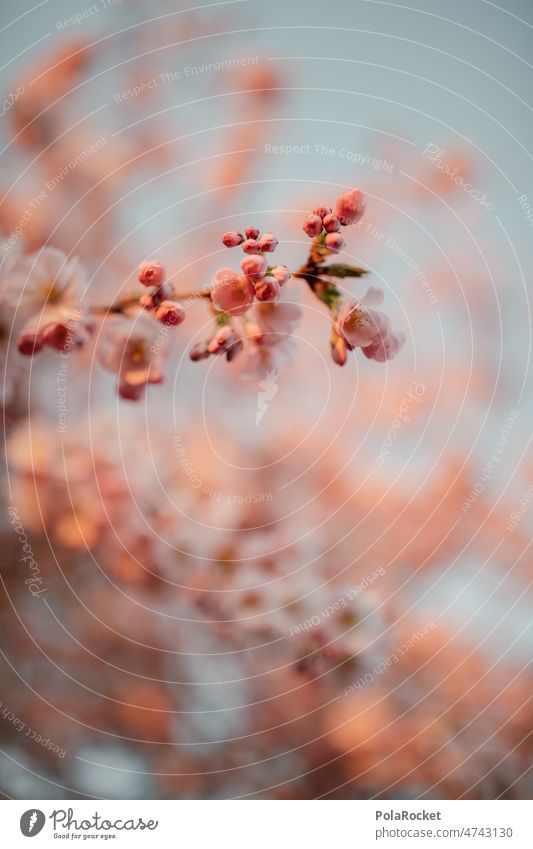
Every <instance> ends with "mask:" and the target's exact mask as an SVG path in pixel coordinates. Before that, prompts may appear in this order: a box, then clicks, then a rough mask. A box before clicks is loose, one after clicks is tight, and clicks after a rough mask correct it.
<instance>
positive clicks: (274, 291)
mask: <svg viewBox="0 0 533 849" xmlns="http://www.w3.org/2000/svg"><path fill="white" fill-rule="evenodd" d="M280 294H281V290H280V287H279V283H278V281H277V280H276V278H275V277H273V276H272V275H271V274H269V275H268V276H267V277H264V278H263V279H262V280H260V281H259V283H257V284H256V287H255V297H256V298H257V300H258V301H277V299H278V298H279V296H280Z"/></svg>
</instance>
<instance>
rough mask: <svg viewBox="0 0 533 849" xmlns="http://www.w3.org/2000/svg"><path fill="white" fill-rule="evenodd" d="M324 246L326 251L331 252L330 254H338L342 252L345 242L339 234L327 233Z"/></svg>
mask: <svg viewBox="0 0 533 849" xmlns="http://www.w3.org/2000/svg"><path fill="white" fill-rule="evenodd" d="M324 244H325V246H326V247H327V249H328V251H331V253H332V254H338V253H339V252H340V251H342V249H343V247H344V245H345V244H346V242H345V241H344V239H343V238H342V236H341V235H340V233H328V234H327V236H326V238H325V240H324Z"/></svg>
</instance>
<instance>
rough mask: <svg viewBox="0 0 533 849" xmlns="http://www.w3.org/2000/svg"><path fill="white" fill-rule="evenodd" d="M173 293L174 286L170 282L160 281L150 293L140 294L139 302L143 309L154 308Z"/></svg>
mask: <svg viewBox="0 0 533 849" xmlns="http://www.w3.org/2000/svg"><path fill="white" fill-rule="evenodd" d="M173 294H174V287H173V286H172V284H171V283H161V285H160V286H158V287H157V289H154V291H153V292H150V294H146V295H141V297H140V298H139V304H140V305H141V307H142V308H143V309H145V310H156V309H157V308H158V307H159V306H160V305H161V304H162V303H163V301H168V300H169V299H170V298H171V297H172V295H173Z"/></svg>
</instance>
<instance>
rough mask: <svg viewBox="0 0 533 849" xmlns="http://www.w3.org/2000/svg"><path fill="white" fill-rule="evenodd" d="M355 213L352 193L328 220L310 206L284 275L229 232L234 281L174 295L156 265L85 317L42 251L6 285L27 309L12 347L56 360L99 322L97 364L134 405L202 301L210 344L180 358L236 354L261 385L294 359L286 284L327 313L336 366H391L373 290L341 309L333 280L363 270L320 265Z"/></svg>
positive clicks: (55, 256) (73, 281) (75, 279)
mask: <svg viewBox="0 0 533 849" xmlns="http://www.w3.org/2000/svg"><path fill="white" fill-rule="evenodd" d="M364 210H365V197H364V195H363V193H362V192H360V191H359V190H357V189H351V190H350V191H347V192H345V193H344V194H342V195H341V196H340V197H339V198H338V199H337V202H336V206H335V212H333V211H332V209H331V208H328V207H323V206H321V207H316V208H315V209H314V210H313V211H312V213H311V214H310V215H308V216H307V217H306V219H305V221H304V223H303V230H304V232H305V233H306V235H307V236H309V238H310V239H311V240H312V241H311V246H310V250H309V254H308V258H307V261H306V262H305V263H304V265H302V266H301V267H300V268H299V269H298V270H297V271H295V272H292V274H291V272H290V271H289V269H288V267H287V266H286V265H271V264H270V255H271V254H273V253H274V252H275V250H276V248H277V247H278V240H277V238H276V237H275V236H273V235H272V233H263V234H262V235H261V234H260V232H259V230H258V229H257V228H256V227H248V228H246V230H245V231H244V235H243V234H241V233H239V232H237V231H235V230H231V231H229V232H227V233H225V234H224V235H223V236H222V243H223V244H224V245H225V246H226V247H227V248H236V247H238V246H240V247H241V248H242V250H243V252H244V254H245V256H244V258H243V259H242V261H241V263H240V266H241V271H240V273H239V272H238V271H236V270H235V269H233V268H229V267H224V268H220V269H218V271H216V272H215V275H214V277H213V281H212V285H211V287H204V288H202V289H196V290H192V291H189V292H176V291H175V289H174V286H173V285H172V283H170V281H168V280H167V279H166V272H165V269H164V267H163V265H162V264H161V263H160V262H159V261H157V260H150V261H147V262H143V263H142V264H141V266H140V267H139V269H138V272H137V277H138V280H139V283H140V284H141V285H142V286H143V287H144V291H143V292H142V293H140V294H139V295H138V296H137V295H129V296H127V297H125V298H123V299H122V300H119V301H117V302H116V303H113V304H110V305H109V306H94V307H91V308H89V309H88V311H86V312H85V313H83V312H82V309H81V307H80V303H79V297H78V292H79V291H83V289H84V288H86V282H87V281H86V275H85V272H84V270H83V269H82V267H81V266H80V264H79V263H78V261H77V260H76V259H68V258H67V257H66V256H65V255H64V254H63V253H62V252H61V251H57V250H56V249H54V248H45V249H43V250H42V251H41V253H40V254H39V256H38V258H37V259H36V258H35V257H28V258H27V261H26V264H25V263H24V262H22V263H21V264H19V265H17V268H18V271H17V272H12V274H11V277H10V279H11V280H12V286H13V301H14V303H15V305H16V304H18V301H19V298H20V292H21V291H23V292H24V293H25V294H26V293H29V294H28V297H29V298H30V299H32V308H33V309H35V312H34V313H33V314H32V317H31V318H30V319H29V320H28V321H27V322H26V324H25V326H24V327H23V329H22V332H21V334H20V336H19V339H18V342H17V347H18V349H19V351H20V353H22V354H26V355H33V354H36V353H38V352H39V351H40V350H42V348H44V347H45V346H48V347H52V348H55V349H57V350H60V351H65V350H68V351H70V350H71V349H73V348H79V347H82V346H83V345H85V344H87V342H88V341H89V339H90V337H91V334H92V332H93V330H94V317H95V316H101V317H102V318H103V327H102V332H101V333H100V334H99V341H98V355H99V359H100V362H101V363H102V365H103V366H104V368H106V369H107V370H109V371H112V372H115V373H116V374H118V378H119V380H118V390H119V394H120V395H121V396H122V397H123V398H127V399H129V400H138V399H139V398H141V397H142V395H143V394H144V391H145V389H146V387H147V386H148V385H149V384H151V383H161V382H162V381H163V374H164V368H163V366H164V361H165V358H166V356H167V355H168V348H169V346H168V345H166V341H167V337H168V333H169V328H170V327H175V326H177V325H179V324H181V323H182V322H183V321H184V319H185V316H186V313H185V307H186V306H187V305H188V304H190V303H192V302H194V301H196V300H209V307H210V310H211V312H212V313H213V323H212V331H211V335H210V337H209V338H208V339H206V340H205V341H203V342H197V343H196V344H194V345H193V347H192V348H191V350H190V351H189V357H190V359H191V360H193V361H195V362H196V361H198V360H203V359H206V358H207V357H210V356H212V355H225V357H226V359H227V360H228V361H232V360H234V359H235V358H236V357H237V356H239V355H240V354H241V353H243V352H245V357H244V366H243V372H244V374H248V375H249V376H250V375H252V374H253V375H254V376H256V377H258V378H259V379H261V378H263V379H264V378H265V376H267V375H268V374H269V373H277V372H278V371H279V370H280V369H281V367H283V366H284V365H285V364H287V363H289V362H291V360H292V357H293V354H294V348H295V342H294V338H293V335H294V330H295V328H296V326H297V324H298V322H299V321H300V318H301V315H302V312H301V308H300V307H299V305H298V304H295V303H294V302H292V301H290V300H288V299H285V298H284V295H283V289H284V287H285V286H286V284H287V283H288V281H289V280H290V279H291V277H292V278H295V279H297V280H304V281H305V282H306V283H307V285H308V287H309V289H310V291H311V292H312V293H313V295H315V297H316V298H318V300H319V301H320V302H321V303H322V304H324V305H325V306H326V307H327V309H328V311H329V315H330V320H331V333H330V339H329V343H330V349H331V356H332V358H333V361H334V362H335V363H336V364H337V365H341V366H342V365H344V364H345V363H346V360H347V352H348V351H352V350H354V348H361V350H362V352H363V354H364V355H365V356H366V357H367V358H368V359H373V360H378V361H380V362H383V361H385V360H387V359H391V358H392V357H394V356H395V355H396V354H397V353H398V351H399V350H400V348H401V346H402V345H403V342H404V336H403V334H401V333H397V332H393V330H392V328H391V325H390V322H389V319H388V318H387V316H386V315H385V314H384V313H382V312H379V311H378V310H375V309H373V307H375V306H376V305H378V304H380V303H381V302H382V300H383V292H382V291H381V289H379V288H378V287H376V286H371V287H370V288H369V289H368V291H367V293H366V295H364V297H361V298H352V299H349V300H345V299H344V295H343V292H342V291H341V290H340V289H339V288H338V286H337V282H336V281H337V280H339V279H341V280H342V279H346V278H359V277H363V276H364V275H365V274H367V273H368V272H367V270H366V269H364V268H359V267H357V266H353V265H349V264H348V263H344V262H331V261H329V262H328V264H326V261H328V260H330V258H331V257H332V256H334V255H336V254H339V253H340V252H341V251H342V250H343V248H344V247H345V241H344V238H343V237H342V235H341V229H342V228H345V227H348V226H349V225H351V224H355V223H356V222H357V221H358V220H359V219H360V218H361V216H362V215H363V213H364ZM17 275H19V277H20V279H19V277H17ZM28 281H30V282H29V283H28ZM50 281H53V282H52V284H50ZM41 293H42V295H41ZM39 297H42V298H43V300H42V303H41V304H40V306H39V303H38V298H39ZM36 305H37V307H39V308H38V309H37V307H36ZM133 311H135V321H134V322H132V321H131V318H132V312H133ZM161 325H163V328H162V327H161Z"/></svg>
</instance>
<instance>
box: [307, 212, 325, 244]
mask: <svg viewBox="0 0 533 849" xmlns="http://www.w3.org/2000/svg"><path fill="white" fill-rule="evenodd" d="M303 231H304V233H307V235H308V236H309V238H310V239H313V238H314V237H315V236H320V234H321V232H322V219H321V218H320V216H319V215H315V214H314V213H313V215H308V216H307V218H306V219H305V221H304V226H303Z"/></svg>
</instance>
